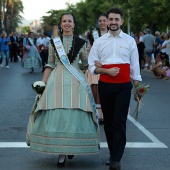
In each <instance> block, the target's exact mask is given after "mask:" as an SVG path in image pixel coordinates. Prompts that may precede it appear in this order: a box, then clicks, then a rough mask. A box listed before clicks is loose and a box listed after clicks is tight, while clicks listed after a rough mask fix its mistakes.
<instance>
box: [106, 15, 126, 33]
mask: <svg viewBox="0 0 170 170" xmlns="http://www.w3.org/2000/svg"><path fill="white" fill-rule="evenodd" d="M123 21H124V20H123V19H122V17H121V15H120V14H115V13H110V14H109V15H108V27H109V29H110V30H111V31H118V30H119V29H120V27H121V25H122V24H123Z"/></svg>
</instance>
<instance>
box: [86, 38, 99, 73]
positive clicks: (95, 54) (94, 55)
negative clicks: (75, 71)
mask: <svg viewBox="0 0 170 170" xmlns="http://www.w3.org/2000/svg"><path fill="white" fill-rule="evenodd" d="M95 61H100V59H99V50H98V44H97V41H95V42H94V43H93V46H92V48H91V50H90V53H89V57H88V64H89V70H90V72H91V73H92V74H95V73H94V71H95V69H96V66H95Z"/></svg>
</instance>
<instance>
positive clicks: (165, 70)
mask: <svg viewBox="0 0 170 170" xmlns="http://www.w3.org/2000/svg"><path fill="white" fill-rule="evenodd" d="M163 63H164V66H163V67H162V69H161V71H160V72H161V78H162V80H168V79H169V77H170V65H169V61H167V60H166V61H165V62H163Z"/></svg>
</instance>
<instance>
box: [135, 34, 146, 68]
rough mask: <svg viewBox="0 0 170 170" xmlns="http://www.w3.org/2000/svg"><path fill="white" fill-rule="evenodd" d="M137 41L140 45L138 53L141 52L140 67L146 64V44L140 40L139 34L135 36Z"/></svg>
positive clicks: (138, 45)
mask: <svg viewBox="0 0 170 170" xmlns="http://www.w3.org/2000/svg"><path fill="white" fill-rule="evenodd" d="M135 41H136V44H137V47H138V53H139V65H140V69H143V68H144V64H145V59H144V56H145V45H144V43H143V42H140V41H139V36H137V35H136V36H135Z"/></svg>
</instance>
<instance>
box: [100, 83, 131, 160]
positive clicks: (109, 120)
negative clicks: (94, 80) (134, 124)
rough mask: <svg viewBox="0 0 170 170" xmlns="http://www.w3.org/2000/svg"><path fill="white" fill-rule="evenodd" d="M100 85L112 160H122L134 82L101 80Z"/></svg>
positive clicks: (105, 127) (105, 128)
mask: <svg viewBox="0 0 170 170" xmlns="http://www.w3.org/2000/svg"><path fill="white" fill-rule="evenodd" d="M98 87H99V97H100V103H101V108H102V111H103V116H104V130H105V134H106V139H107V143H108V148H109V151H110V158H111V162H120V160H121V158H122V156H123V153H124V149H125V145H126V121H127V115H128V109H129V104H130V98H131V89H132V83H131V82H128V83H123V84H112V83H104V82H101V81H99V84H98Z"/></svg>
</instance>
